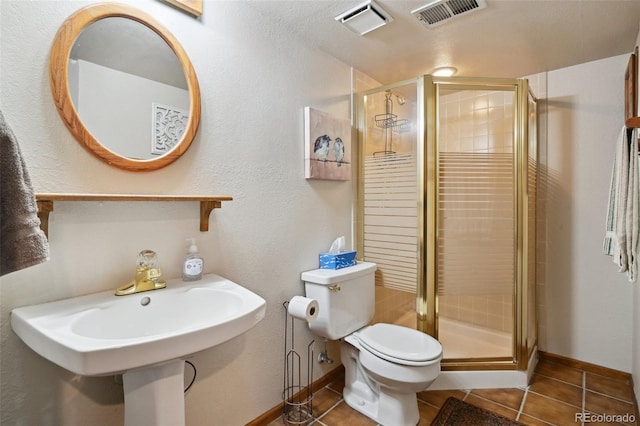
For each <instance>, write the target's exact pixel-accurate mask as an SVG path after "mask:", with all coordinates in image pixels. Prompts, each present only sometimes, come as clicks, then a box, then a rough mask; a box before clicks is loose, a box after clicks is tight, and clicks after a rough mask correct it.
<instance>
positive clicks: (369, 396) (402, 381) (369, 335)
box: [341, 323, 442, 426]
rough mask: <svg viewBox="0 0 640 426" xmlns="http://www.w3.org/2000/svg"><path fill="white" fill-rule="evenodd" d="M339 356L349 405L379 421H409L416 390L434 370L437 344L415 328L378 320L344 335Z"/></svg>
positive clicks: (414, 414) (411, 424)
mask: <svg viewBox="0 0 640 426" xmlns="http://www.w3.org/2000/svg"><path fill="white" fill-rule="evenodd" d="M399 336H402V341H401V342H399V340H400V339H399V338H398V337H399ZM398 343H400V345H396V344H398ZM341 358H342V363H343V364H344V367H345V388H344V391H343V396H344V399H345V401H346V402H347V404H348V405H349V406H350V407H352V408H353V409H355V410H357V411H359V412H361V413H362V414H364V415H366V416H367V417H369V418H371V419H373V420H375V421H376V422H378V423H379V424H382V425H385V426H386V425H389V426H391V425H398V426H405V425H406V426H415V425H416V424H417V423H418V421H419V420H420V414H419V413H418V401H417V396H416V393H417V392H421V391H423V390H425V389H426V388H427V387H428V386H429V385H430V384H431V383H432V382H433V381H434V380H435V379H436V377H437V376H438V374H439V373H440V360H441V359H442V346H441V345H440V343H438V341H437V340H435V339H434V338H432V337H431V336H428V335H427V334H424V333H422V332H420V331H417V330H413V329H409V328H407V327H401V326H398V325H393V324H384V323H378V324H374V325H372V326H368V327H365V328H364V329H362V330H359V331H357V332H355V333H352V334H350V335H349V336H346V337H345V338H344V339H343V341H342V345H341Z"/></svg>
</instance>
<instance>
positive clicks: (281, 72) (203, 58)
mask: <svg viewBox="0 0 640 426" xmlns="http://www.w3.org/2000/svg"><path fill="white" fill-rule="evenodd" d="M90 3H91V2H88V1H86V2H85V1H82V2H71V1H55V2H54V1H30V2H25V1H21V0H16V1H11V0H2V2H1V3H0V42H1V44H0V52H1V55H2V56H1V58H0V60H1V62H0V65H1V68H0V77H1V78H0V108H1V109H2V111H3V113H4V115H5V118H6V119H7V121H8V122H9V123H10V125H11V127H12V128H13V130H14V132H15V133H16V135H17V136H18V138H19V141H20V145H21V148H22V151H23V154H24V156H25V158H26V161H27V164H28V166H29V170H30V172H31V177H32V180H33V183H34V186H35V189H36V191H37V192H61V193H68V192H87V193H147V194H218V195H220V194H223V195H231V196H233V197H234V201H232V202H229V203H225V204H224V206H223V208H222V209H220V210H216V211H214V212H213V213H212V215H211V224H210V229H211V230H210V231H209V232H208V233H200V232H199V231H198V224H199V216H198V204H197V203H184V204H178V203H148V204H144V203H71V202H68V203H56V205H55V211H54V212H53V213H52V215H51V221H50V224H49V229H50V235H49V236H50V244H51V261H50V262H48V263H46V264H43V265H40V266H36V267H32V268H30V269H26V270H24V271H20V272H16V273H13V274H10V275H6V276H4V277H2V279H1V281H0V301H1V311H0V320H1V328H0V336H1V339H2V341H1V357H0V358H1V359H0V378H1V379H0V380H1V382H0V388H1V393H2V394H1V398H0V401H1V402H0V404H1V407H0V408H1V410H0V411H1V413H2V414H1V418H0V423H1V424H23V425H42V426H45V425H60V424H64V425H91V424H93V425H118V424H121V423H122V415H123V412H122V410H123V403H122V401H123V394H122V387H121V385H119V384H117V383H115V382H114V379H113V378H112V377H102V378H87V377H79V376H75V375H73V374H71V373H69V372H67V371H65V370H64V369H62V368H60V367H57V366H55V365H53V364H52V363H50V362H49V361H46V360H45V359H43V358H41V357H40V356H38V355H37V354H35V353H34V352H33V351H31V350H30V349H29V348H28V347H27V346H26V345H24V344H23V343H22V341H21V340H20V339H19V338H18V337H17V336H16V335H15V334H14V333H13V332H12V330H11V327H10V324H9V318H10V317H9V315H10V311H11V309H12V308H14V307H18V306H24V305H31V304H37V303H42V302H46V301H50V300H55V299H61V298H66V297H71V296H76V295H81V294H87V293H93V292H97V291H102V290H107V289H112V288H115V287H117V286H119V285H121V284H123V283H125V282H127V281H128V280H130V279H131V278H132V274H133V271H134V262H135V258H136V254H137V253H138V251H140V250H141V249H144V248H150V249H154V250H156V251H157V252H158V255H159V259H160V266H161V267H162V269H163V270H164V272H165V275H166V276H168V277H175V276H178V274H179V271H180V262H181V259H182V257H183V255H184V252H185V249H186V246H185V238H188V237H191V236H195V237H197V238H198V244H199V247H200V250H201V253H202V255H203V257H204V258H205V272H216V273H219V274H221V275H223V276H226V277H228V278H230V279H232V280H234V281H236V282H238V283H240V284H243V285H245V286H246V287H248V288H249V289H251V290H252V291H254V292H256V293H258V294H260V295H261V296H263V297H264V298H265V299H266V300H267V315H266V318H265V319H264V320H263V321H262V322H261V323H260V324H259V325H258V326H257V327H255V328H254V329H252V330H251V331H250V332H248V333H246V334H245V335H243V336H240V337H238V338H235V339H233V340H232V341H230V342H227V343H225V344H224V345H222V346H219V347H216V348H213V349H211V350H208V351H204V352H202V353H199V354H196V355H195V356H194V357H193V358H192V361H193V362H194V363H195V364H196V366H197V367H198V379H197V381H196V383H195V385H194V387H193V388H192V390H191V391H190V392H189V394H188V395H187V396H186V411H187V423H188V424H190V425H203V424H207V425H239V424H244V423H245V422H247V421H249V420H251V419H253V418H255V417H256V416H257V415H259V414H261V413H263V412H264V411H266V410H268V409H269V408H271V407H272V406H274V405H276V404H277V403H279V402H280V395H281V386H282V361H283V358H282V355H283V354H282V350H283V345H282V338H283V325H284V324H283V308H282V302H283V301H284V300H287V299H289V298H290V297H291V296H293V295H295V294H302V293H303V286H302V283H301V281H300V272H301V271H304V270H307V269H312V268H314V267H316V265H317V253H318V252H319V251H321V250H324V249H326V248H328V247H329V245H330V243H331V241H332V240H333V238H335V237H336V236H339V235H346V236H347V237H348V238H349V236H350V233H351V199H352V188H351V183H349V182H328V181H306V180H305V179H304V169H303V167H304V162H303V155H304V148H303V140H302V138H303V122H302V119H303V108H304V107H305V106H312V107H315V108H318V109H321V110H324V111H327V112H329V113H331V114H334V115H336V116H338V117H343V118H349V116H350V115H349V114H350V111H349V108H350V103H349V101H350V85H351V70H350V68H349V67H348V66H346V65H345V64H343V63H340V62H337V61H336V60H335V59H333V58H331V57H329V56H327V55H325V54H323V53H320V52H318V51H314V50H310V49H309V48H306V47H303V46H302V45H301V44H298V42H296V41H295V40H294V39H293V37H291V36H290V35H289V34H288V33H287V32H286V30H284V29H283V28H282V26H281V25H279V23H278V22H274V21H273V20H270V19H265V18H264V17H262V16H260V15H259V14H258V13H257V12H255V11H254V10H253V9H252V8H251V7H250V6H249V3H247V2H205V5H204V15H203V16H202V17H201V18H199V19H194V18H192V17H190V16H189V15H187V14H184V13H182V12H180V11H178V10H177V9H174V8H173V7H171V6H169V5H167V4H166V3H164V2H160V1H155V0H137V1H131V0H130V1H127V3H130V4H133V5H135V6H137V7H138V8H140V9H143V10H144V11H146V12H147V13H150V14H151V15H152V16H154V17H155V18H156V19H157V20H159V21H160V22H161V23H162V24H163V25H165V26H166V27H168V28H169V29H170V30H171V31H172V33H173V34H174V35H175V36H176V37H177V38H178V40H180V41H181V43H182V45H183V47H184V48H185V49H186V51H187V52H188V54H189V56H190V58H191V60H192V62H193V65H194V67H195V70H196V73H197V75H198V78H199V82H200V87H201V92H202V99H203V101H202V121H201V125H200V130H199V133H198V136H197V137H196V139H195V141H194V143H193V145H192V146H191V148H190V150H189V151H188V152H187V153H186V154H185V155H184V156H183V157H182V158H181V159H180V160H178V161H177V162H176V163H174V164H172V165H170V166H169V167H167V168H165V169H162V170H159V171H156V172H150V173H131V172H126V171H122V170H119V169H115V168H112V167H109V166H107V165H106V164H104V163H102V162H100V161H99V160H97V159H96V158H94V157H93V156H91V155H90V154H89V153H87V152H86V151H85V150H84V149H83V148H82V147H81V146H80V145H79V144H78V143H77V142H76V141H75V139H73V137H72V136H71V135H70V133H69V132H68V131H67V129H66V128H65V126H64V125H63V123H62V121H61V120H60V118H59V116H58V113H57V111H56V110H55V107H54V105H53V102H52V99H51V94H50V90H49V82H48V75H47V67H48V56H49V47H50V45H51V41H52V39H53V37H54V35H55V32H56V31H57V28H58V27H59V26H60V24H61V23H62V22H63V21H64V19H66V18H67V17H68V16H69V15H71V14H72V13H73V12H74V11H75V10H77V9H78V8H80V7H82V6H84V5H87V4H90ZM348 244H350V242H348ZM296 330H297V331H299V333H300V338H299V339H298V340H297V341H298V342H300V343H301V344H305V345H306V342H307V340H308V339H310V335H309V334H308V333H307V332H306V330H305V329H304V328H303V327H298V328H297V329H296ZM333 355H336V356H337V353H335V352H334V353H333ZM334 366H335V364H334ZM323 373H326V371H322V369H321V368H316V377H319V376H321V375H322V374H323ZM187 376H188V372H187Z"/></svg>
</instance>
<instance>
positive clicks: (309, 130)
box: [304, 107, 352, 181]
mask: <svg viewBox="0 0 640 426" xmlns="http://www.w3.org/2000/svg"><path fill="white" fill-rule="evenodd" d="M304 122H305V177H306V178H307V179H326V180H342V181H346V180H351V132H352V129H351V122H350V121H349V120H348V119H341V118H336V117H333V116H332V115H330V114H328V113H326V112H323V111H319V110H316V109H314V108H311V107H306V108H305V109H304Z"/></svg>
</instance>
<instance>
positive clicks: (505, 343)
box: [356, 75, 537, 381]
mask: <svg viewBox="0 0 640 426" xmlns="http://www.w3.org/2000/svg"><path fill="white" fill-rule="evenodd" d="M358 99H359V102H358V133H359V144H358V151H359V152H358V155H357V157H358V159H359V163H360V164H358V173H359V176H358V180H357V192H358V196H357V200H358V201H357V202H358V206H357V212H358V217H357V226H356V234H357V235H356V241H357V243H358V252H359V253H360V254H361V256H362V257H363V259H364V260H367V261H372V262H376V263H377V264H378V271H377V272H376V318H375V321H377V322H381V321H383V322H390V323H396V324H402V325H405V326H409V327H413V328H417V329H420V330H422V331H425V332H427V333H429V334H431V335H433V336H434V337H436V338H437V339H438V340H439V341H440V342H441V343H442V345H443V349H444V359H443V362H442V367H443V371H476V370H492V371H508V370H513V371H526V370H527V369H528V368H530V361H531V360H532V359H533V358H534V357H535V346H536V333H537V330H536V314H535V223H536V156H537V142H536V122H537V119H536V100H535V97H534V96H533V94H532V93H531V92H530V90H529V87H528V82H527V80H523V79H486V78H463V77H433V76H429V75H426V76H420V77H418V78H416V79H412V80H408V81H403V82H400V83H396V84H392V85H388V86H384V87H380V88H377V89H374V90H370V91H367V92H365V93H363V94H361V95H360V96H359V98H358ZM525 381H526V378H525Z"/></svg>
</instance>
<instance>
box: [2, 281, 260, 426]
mask: <svg viewBox="0 0 640 426" xmlns="http://www.w3.org/2000/svg"><path fill="white" fill-rule="evenodd" d="M265 311H266V302H265V300H264V299H263V298H261V297H260V296H258V295H256V294H255V293H252V292H251V291H249V290H247V289H245V288H244V287H242V286H240V285H238V284H236V283H234V282H231V281H229V280H227V279H225V278H222V277H219V276H217V275H213V274H209V275H205V276H204V277H203V278H202V280H200V281H196V282H189V283H186V282H182V281H180V280H169V281H167V288H166V289H162V290H154V291H149V292H144V293H138V294H133V295H129V296H115V295H114V294H113V291H106V292H102V293H96V294H90V295H87V296H80V297H74V298H71V299H65V300H60V301H56V302H50V303H44V304H41V305H34V306H27V307H23V308H17V309H14V310H13V311H11V327H12V328H13V330H14V331H15V333H16V334H17V335H18V336H19V337H20V338H21V339H22V340H23V341H24V342H25V343H26V344H27V345H28V346H29V347H30V348H31V349H33V350H34V351H35V352H37V353H38V354H40V355H42V356H43V357H44V358H46V359H48V360H49V361H51V362H54V363H55V364H58V365H59V366H61V367H64V368H66V369H67V370H69V371H72V372H74V373H76V374H81V375H86V376H103V375H112V374H120V373H122V374H123V382H124V393H125V425H126V426H137V425H141V424H154V425H172V426H173V425H175V426H179V425H184V421H185V420H184V394H183V392H184V390H183V386H184V361H183V359H182V358H183V357H185V356H187V355H190V354H193V353H195V352H199V351H201V350H204V349H207V348H210V347H213V346H216V345H219V344H221V343H223V342H226V341H227V340H229V339H232V338H233V337H236V336H238V335H240V334H242V333H244V332H246V331H247V330H249V329H250V328H252V327H253V326H255V325H256V324H257V323H258V322H260V321H261V320H262V319H263V318H264V315H265Z"/></svg>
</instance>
